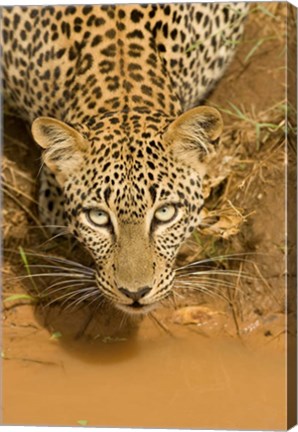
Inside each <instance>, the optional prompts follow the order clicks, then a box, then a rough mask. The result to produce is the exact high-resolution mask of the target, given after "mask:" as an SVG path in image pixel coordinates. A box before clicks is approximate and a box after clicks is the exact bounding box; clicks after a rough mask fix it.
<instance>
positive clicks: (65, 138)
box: [31, 117, 87, 185]
mask: <svg viewBox="0 0 298 432" xmlns="http://www.w3.org/2000/svg"><path fill="white" fill-rule="evenodd" d="M31 130H32V135H33V138H34V140H35V141H36V142H37V144H39V145H40V146H41V147H43V148H44V149H45V151H44V152H43V161H44V163H45V164H46V165H47V166H48V167H49V168H50V170H51V171H52V172H53V173H54V174H55V175H56V179H57V181H58V183H59V184H60V185H62V184H63V183H64V182H65V180H66V179H67V177H68V176H69V174H70V173H71V172H74V171H75V170H77V169H78V168H79V166H80V165H81V164H82V162H83V154H84V153H85V152H86V150H87V142H86V140H85V139H84V138H83V137H82V135H81V134H80V133H79V132H77V131H76V130H75V129H73V128H72V127H70V126H68V125H67V124H65V123H63V122H62V121H59V120H56V119H54V118H51V117H38V118H37V119H36V120H34V122H33V123H32V128H31Z"/></svg>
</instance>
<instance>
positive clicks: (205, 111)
mask: <svg viewBox="0 0 298 432" xmlns="http://www.w3.org/2000/svg"><path fill="white" fill-rule="evenodd" d="M222 129H223V121H222V117H221V115H220V113H219V112H218V111H217V110H216V109H215V108H211V107H206V106H200V107H197V108H193V109H190V110H189V111H186V112H185V113H184V114H182V115H181V116H179V117H178V118H177V119H176V120H174V121H173V123H171V124H170V126H169V128H168V130H167V132H166V134H165V137H164V139H165V142H166V145H167V146H169V147H168V148H169V149H170V151H171V152H172V154H173V155H174V157H175V158H176V159H178V160H180V161H182V162H183V163H185V164H186V165H189V166H191V167H192V168H194V169H198V170H200V169H201V167H202V162H203V161H204V158H205V156H206V155H207V154H208V153H210V152H211V151H213V149H214V148H215V147H216V144H218V141H219V137H220V135H221V133H222Z"/></svg>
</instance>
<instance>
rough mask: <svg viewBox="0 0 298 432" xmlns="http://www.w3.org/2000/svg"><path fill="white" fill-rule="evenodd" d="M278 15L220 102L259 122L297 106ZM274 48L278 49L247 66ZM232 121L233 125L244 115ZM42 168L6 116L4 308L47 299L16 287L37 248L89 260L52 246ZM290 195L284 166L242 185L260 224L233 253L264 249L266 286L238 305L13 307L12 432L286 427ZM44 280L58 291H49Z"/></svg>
mask: <svg viewBox="0 0 298 432" xmlns="http://www.w3.org/2000/svg"><path fill="white" fill-rule="evenodd" d="M252 8H253V6H252ZM272 10H273V15H275V17H270V15H268V14H263V15H262V14H261V13H260V12H259V14H251V16H250V18H249V20H248V23H247V27H246V33H245V37H244V40H243V42H242V44H241V45H240V46H239V48H238V51H237V54H236V56H235V58H234V60H233V62H232V64H231V65H230V67H229V70H228V71H227V74H226V76H225V77H224V78H223V79H222V80H221V81H220V83H219V84H218V86H217V87H216V88H215V90H214V92H213V93H212V95H211V96H210V99H209V100H208V101H207V102H208V103H210V104H215V105H219V106H221V107H223V106H224V107H226V106H228V105H229V103H230V102H231V103H234V104H235V105H237V106H241V107H243V108H245V109H246V110H248V111H249V112H252V113H255V116H256V118H257V117H258V113H263V112H264V111H266V110H270V109H271V107H273V106H274V105H276V104H279V103H280V102H281V101H283V100H284V97H285V95H284V82H285V69H284V66H285V63H284V62H285V56H284V39H283V37H282V36H280V28H281V26H282V22H283V18H284V16H285V10H284V6H282V5H281V7H276V8H275V9H272ZM272 10H270V13H272ZM270 19H271V20H272V23H271V25H270ZM266 20H267V21H266ZM268 22H269V24H268ZM264 23H267V24H268V25H267V26H266V25H265V24H264ZM275 28H278V29H279V31H278V32H277V33H278V34H276V30H274V29H275ZM262 38H267V39H266V40H264V42H263V43H261V44H259V45H258V48H257V49H255V50H254V52H253V54H252V55H251V56H250V57H249V60H247V57H248V55H249V54H250V53H251V51H252V49H253V48H254V47H255V45H256V41H257V40H260V39H262ZM229 106H230V105H229ZM223 116H224V120H225V124H226V128H227V129H229V128H232V127H233V121H234V120H235V119H233V117H231V116H229V115H227V114H225V113H223ZM237 121H238V120H237ZM243 128H244V129H245V124H243ZM242 132H243V134H244V135H245V133H246V131H245V130H244V131H241V133H242ZM269 141H270V139H269ZM232 144H233V143H231V145H232ZM254 144H255V143H254ZM256 151H257V150H256ZM253 152H254V148H250V149H249V152H247V153H250V154H251V153H253ZM39 158H40V155H39V152H38V149H36V148H33V146H32V143H31V142H30V137H29V135H28V134H27V132H26V130H25V129H24V126H23V125H22V124H21V123H20V122H19V121H18V120H16V119H13V118H11V117H6V118H5V123H4V169H3V175H4V177H5V180H6V182H7V184H8V185H10V188H8V189H7V187H6V189H5V193H4V208H3V232H4V247H5V260H4V267H3V281H4V288H3V295H4V299H7V298H8V297H11V295H14V294H20V295H27V294H28V293H29V294H30V295H32V294H33V295H34V289H35V287H34V286H32V281H31V279H30V278H28V280H27V281H26V280H24V281H20V280H18V279H17V278H16V277H17V276H19V275H20V274H23V275H24V274H26V270H25V269H24V263H22V261H21V259H20V256H19V252H18V247H19V246H22V247H23V248H24V250H29V249H30V250H35V251H36V256H35V257H31V256H29V255H28V257H29V260H30V262H32V261H33V259H35V260H36V259H37V261H38V257H37V253H40V251H42V252H43V253H51V254H53V253H54V254H58V255H59V254H60V255H64V256H66V257H68V258H69V257H71V258H73V259H76V260H77V261H81V260H82V262H83V261H84V259H86V257H85V256H84V253H83V252H82V251H81V250H80V248H79V247H78V246H77V245H75V244H74V242H73V241H72V240H71V239H55V240H53V241H50V242H49V241H48V240H47V238H48V234H47V233H44V232H43V229H42V228H41V227H40V226H39V221H38V217H37V216H36V214H37V213H36V203H35V202H34V198H35V197H36V190H37V183H38V181H37V178H38V169H39ZM244 174H245V173H244ZM234 177H235V176H234ZM284 190H285V178H284V165H283V160H282V159H278V160H277V161H276V162H275V163H274V164H272V165H270V166H269V168H268V167H266V170H265V181H263V180H262V179H260V178H257V179H255V178H254V180H253V181H252V183H251V186H250V188H249V189H245V190H243V189H241V188H240V187H239V188H238V191H237V193H236V194H235V195H234V196H233V204H234V205H236V206H239V207H241V208H243V209H244V210H245V212H246V214H249V215H250V216H249V217H248V218H247V219H246V221H245V222H244V223H243V225H242V226H241V229H240V233H239V234H238V235H237V236H234V237H232V238H230V239H229V248H230V249H229V250H230V251H232V252H239V251H244V252H247V251H249V252H250V253H252V251H253V254H254V255H253V260H254V263H253V264H249V265H250V267H247V270H246V271H252V270H253V273H251V274H252V276H253V279H247V280H242V281H241V283H240V282H239V280H237V279H233V281H234V284H235V290H234V291H233V294H232V295H233V298H230V301H229V302H228V303H227V302H225V301H223V300H222V299H220V298H218V297H217V296H216V295H213V296H211V297H210V296H208V295H207V296H206V295H205V296H204V295H202V294H201V293H197V291H194V292H193V291H192V290H189V292H185V291H183V297H182V298H180V299H178V300H177V301H176V307H173V305H172V306H171V305H166V306H162V307H160V308H159V309H158V310H157V311H156V312H154V315H153V316H148V317H145V318H144V319H140V318H138V319H137V318H135V319H128V318H126V317H125V316H124V315H122V314H121V313H119V312H117V311H115V310H112V309H111V308H108V307H106V308H101V309H99V310H98V309H92V308H90V307H89V306H88V305H86V306H84V307H82V308H80V309H78V310H71V309H67V310H63V309H62V308H61V307H60V306H59V305H58V306H57V305H56V304H55V303H53V304H52V305H51V306H50V307H45V306H44V305H36V304H34V303H33V304H32V300H31V299H30V298H25V297H16V298H15V300H10V301H8V302H4V310H3V313H2V319H3V325H2V327H3V347H2V366H3V383H2V391H3V416H2V422H3V424H15V425H28V424H34V425H67V426H75V425H79V424H87V425H89V426H116V427H119V426H127V427H152V428H158V427H170V428H211V429H216V428H221V429H230V428H236V429H242V428H243V429H267V430H273V429H285V428H286V426H287V417H286V408H285V407H286V367H287V365H286V356H285V353H286V351H285V350H286V343H287V338H289V337H290V338H291V337H294V335H291V334H287V329H286V319H287V316H286V315H285V303H284V302H285V277H284V274H285V259H286V256H285V234H284V226H285V194H284ZM193 244H194V241H193V239H192V240H191V241H190V242H189V243H188V244H187V245H186V247H185V248H184V249H183V250H182V251H181V256H180V260H181V262H182V263H183V262H184V261H189V260H190V259H191V258H192V254H193V253H194V254H196V253H197V251H196V250H195V252H193ZM216 245H217V247H219V243H216ZM217 254H218V251H217ZM87 260H88V259H87ZM34 262H35V261H34ZM244 265H246V263H244ZM256 275H257V277H256ZM238 282H239V286H238ZM40 283H41V284H44V287H45V288H46V286H47V283H48V282H47V281H46V280H41V281H40ZM290 312H291V311H290ZM294 312H295V311H294V308H293V313H294ZM90 317H91V319H90ZM289 318H290V319H291V316H290V317H289Z"/></svg>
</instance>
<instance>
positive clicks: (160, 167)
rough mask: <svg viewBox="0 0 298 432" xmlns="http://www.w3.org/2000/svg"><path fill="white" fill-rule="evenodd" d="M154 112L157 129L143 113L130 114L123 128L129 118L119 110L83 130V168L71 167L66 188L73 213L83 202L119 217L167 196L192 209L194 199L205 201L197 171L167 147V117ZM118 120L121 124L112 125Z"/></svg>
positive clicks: (130, 217)
mask: <svg viewBox="0 0 298 432" xmlns="http://www.w3.org/2000/svg"><path fill="white" fill-rule="evenodd" d="M158 117H159V128H160V130H159V131H158V132H157V131H156V122H154V123H153V124H151V119H152V114H151V115H150V116H149V115H148V116H146V117H145V118H144V117H142V116H141V115H137V114H132V115H131V118H130V119H129V121H128V125H130V126H129V127H128V128H127V129H126V127H125V126H124V124H125V122H126V121H127V120H128V119H127V117H125V119H124V120H123V115H122V116H119V114H117V115H112V114H109V115H108V116H107V118H102V120H101V122H100V124H98V125H97V127H96V128H95V130H94V131H93V133H91V132H90V133H89V134H87V138H86V139H88V144H89V149H88V152H87V155H86V156H85V160H84V168H83V169H82V170H78V172H75V173H74V174H73V175H72V176H71V177H70V179H69V182H68V184H67V185H66V187H65V193H66V204H67V206H68V207H69V208H71V212H72V215H76V214H77V213H78V211H79V210H80V209H81V208H83V207H84V206H85V207H86V206H87V207H91V206H92V205H93V206H94V207H96V206H100V204H102V203H104V204H105V205H108V206H109V207H110V208H111V209H113V211H114V212H115V214H116V215H117V217H119V218H120V219H121V220H122V221H123V220H126V221H135V220H138V219H142V218H144V216H145V215H146V213H147V211H148V209H150V208H151V207H152V206H154V205H155V204H156V203H164V202H169V201H175V202H179V203H181V204H183V205H184V206H186V207H187V206H191V207H192V210H193V211H194V207H195V206H194V202H197V203H198V205H199V204H200V203H201V201H202V200H203V197H202V194H201V180H202V179H201V176H200V175H199V174H198V173H197V172H196V171H194V170H192V169H191V168H190V167H188V166H186V165H184V164H182V163H179V162H178V161H177V160H175V158H174V157H173V155H172V154H171V152H169V151H168V150H167V148H166V146H165V143H164V141H163V131H164V130H165V129H166V126H167V125H168V123H169V121H170V120H169V119H168V118H161V117H160V116H158ZM116 119H117V122H116V121H115V120H116ZM116 123H119V124H120V127H118V128H117V127H115V124H116ZM152 125H153V126H154V127H153V128H150V126H152ZM141 127H142V128H143V129H144V130H145V131H144V132H141V131H140V128H141Z"/></svg>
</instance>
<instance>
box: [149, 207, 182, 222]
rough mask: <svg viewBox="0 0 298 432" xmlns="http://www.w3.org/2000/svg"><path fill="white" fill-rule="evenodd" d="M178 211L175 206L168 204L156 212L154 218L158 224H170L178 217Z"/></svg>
mask: <svg viewBox="0 0 298 432" xmlns="http://www.w3.org/2000/svg"><path fill="white" fill-rule="evenodd" d="M176 213H177V209H176V207H175V206H174V205H173V204H166V205H164V206H162V207H160V208H159V209H157V210H156V212H155V214H154V218H155V219H156V220H157V221H158V222H162V223H165V222H170V221H171V220H172V219H173V218H174V217H175V215H176Z"/></svg>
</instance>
